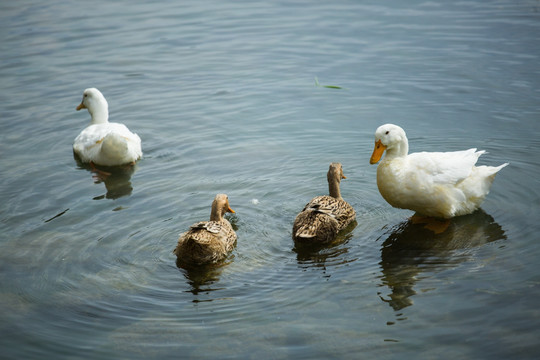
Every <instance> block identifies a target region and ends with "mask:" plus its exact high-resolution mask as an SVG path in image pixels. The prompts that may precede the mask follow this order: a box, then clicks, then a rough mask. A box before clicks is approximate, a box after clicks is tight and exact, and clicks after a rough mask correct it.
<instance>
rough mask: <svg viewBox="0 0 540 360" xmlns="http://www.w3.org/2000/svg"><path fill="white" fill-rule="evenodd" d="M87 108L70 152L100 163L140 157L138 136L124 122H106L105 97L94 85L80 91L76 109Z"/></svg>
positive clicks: (85, 160)
mask: <svg viewBox="0 0 540 360" xmlns="http://www.w3.org/2000/svg"><path fill="white" fill-rule="evenodd" d="M81 109H88V112H89V113H90V116H91V121H90V125H89V126H88V127H86V128H85V129H83V130H82V131H81V133H80V134H79V135H78V136H77V137H76V138H75V140H74V142H73V152H74V153H75V155H76V156H77V157H78V158H79V159H80V161H81V162H82V163H93V164H95V165H102V166H119V165H127V164H134V163H135V162H136V161H137V160H139V159H140V158H141V157H142V147H141V138H140V137H139V136H138V135H137V134H135V133H132V132H131V131H130V130H129V129H128V128H127V126H126V125H124V124H120V123H111V122H109V110H108V104H107V100H105V97H104V96H103V94H101V92H100V91H99V90H98V89H95V88H89V89H86V90H85V91H84V93H83V99H82V101H81V104H80V105H79V106H77V110H81Z"/></svg>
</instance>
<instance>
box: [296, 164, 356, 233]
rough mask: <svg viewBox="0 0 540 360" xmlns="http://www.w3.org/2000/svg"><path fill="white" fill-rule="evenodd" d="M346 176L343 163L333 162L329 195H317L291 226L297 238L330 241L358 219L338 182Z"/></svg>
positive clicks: (330, 171)
mask: <svg viewBox="0 0 540 360" xmlns="http://www.w3.org/2000/svg"><path fill="white" fill-rule="evenodd" d="M346 178H347V177H346V176H345V175H344V174H343V167H342V165H341V163H338V162H333V163H331V164H330V167H329V168H328V173H327V179H328V190H329V195H323V196H317V197H314V198H313V199H312V200H311V201H310V202H309V203H307V204H306V206H305V207H304V209H303V210H302V211H301V212H300V213H299V214H298V215H297V216H296V218H295V220H294V224H293V230H292V237H293V240H294V241H295V242H297V243H304V244H327V243H330V242H332V241H333V240H334V239H335V238H336V236H337V234H338V233H339V232H340V231H341V230H343V229H344V228H345V227H347V225H349V224H350V223H351V222H353V221H354V220H355V219H356V212H355V211H354V209H353V207H352V206H351V205H350V204H349V203H348V202H346V201H345V200H343V198H342V197H341V191H340V187H339V185H340V182H341V180H342V179H346Z"/></svg>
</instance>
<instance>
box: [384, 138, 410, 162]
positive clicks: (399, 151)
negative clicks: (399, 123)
mask: <svg viewBox="0 0 540 360" xmlns="http://www.w3.org/2000/svg"><path fill="white" fill-rule="evenodd" d="M408 153H409V142H408V141H407V138H404V139H402V140H401V141H400V142H398V143H396V144H395V145H394V146H392V147H391V148H389V149H386V159H395V158H398V157H403V156H407V154H408Z"/></svg>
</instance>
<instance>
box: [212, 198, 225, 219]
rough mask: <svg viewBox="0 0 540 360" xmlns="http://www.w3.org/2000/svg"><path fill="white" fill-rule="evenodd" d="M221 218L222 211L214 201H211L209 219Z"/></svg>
mask: <svg viewBox="0 0 540 360" xmlns="http://www.w3.org/2000/svg"><path fill="white" fill-rule="evenodd" d="M221 219H223V211H222V209H221V208H220V207H219V206H218V204H217V203H216V201H214V202H213V203H212V212H211V213H210V221H221Z"/></svg>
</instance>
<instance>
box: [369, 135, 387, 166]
mask: <svg viewBox="0 0 540 360" xmlns="http://www.w3.org/2000/svg"><path fill="white" fill-rule="evenodd" d="M384 150H386V145H383V144H382V142H381V140H378V141H376V142H375V149H373V154H371V159H369V163H370V164H376V163H377V162H379V160H381V157H382V154H383V153H384Z"/></svg>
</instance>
